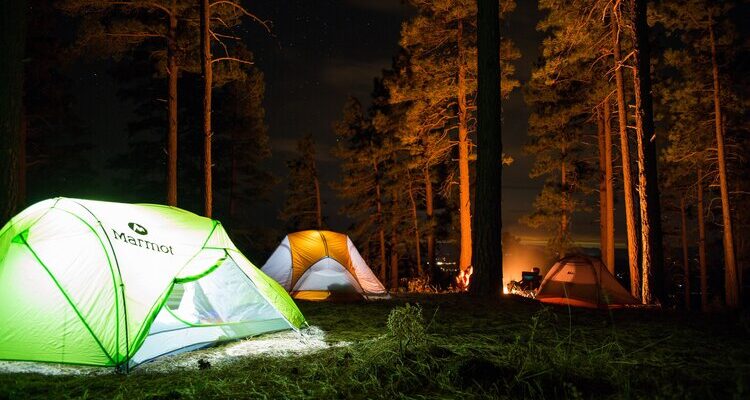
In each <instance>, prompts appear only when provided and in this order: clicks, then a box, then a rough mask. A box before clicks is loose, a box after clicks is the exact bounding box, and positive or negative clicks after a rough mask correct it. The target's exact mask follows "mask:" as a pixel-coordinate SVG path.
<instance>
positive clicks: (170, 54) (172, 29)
mask: <svg viewBox="0 0 750 400" xmlns="http://www.w3.org/2000/svg"><path fill="white" fill-rule="evenodd" d="M175 2H176V0H172V1H171V3H170V9H169V33H168V35H167V69H168V84H167V86H168V87H169V88H168V91H169V95H168V98H167V120H168V125H169V128H168V133H167V204H168V205H170V206H176V205H177V78H178V75H179V67H178V66H177V10H176V5H175Z"/></svg>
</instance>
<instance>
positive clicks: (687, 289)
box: [680, 197, 690, 310]
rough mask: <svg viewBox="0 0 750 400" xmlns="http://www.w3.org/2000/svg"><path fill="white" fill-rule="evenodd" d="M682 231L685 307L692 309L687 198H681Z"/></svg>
mask: <svg viewBox="0 0 750 400" xmlns="http://www.w3.org/2000/svg"><path fill="white" fill-rule="evenodd" d="M680 222H681V223H680V228H681V229H680V233H681V236H682V273H683V275H684V276H685V309H687V310H689V309H690V260H689V258H688V241H687V221H686V217H685V198H684V197H682V198H681V199H680Z"/></svg>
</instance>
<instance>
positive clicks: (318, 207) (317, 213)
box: [313, 170, 323, 229]
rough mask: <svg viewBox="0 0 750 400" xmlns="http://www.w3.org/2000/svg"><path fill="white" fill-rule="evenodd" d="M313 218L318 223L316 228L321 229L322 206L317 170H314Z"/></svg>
mask: <svg viewBox="0 0 750 400" xmlns="http://www.w3.org/2000/svg"><path fill="white" fill-rule="evenodd" d="M313 182H314V184H315V220H316V222H317V223H318V229H323V207H322V206H321V201H320V182H319V181H318V173H317V170H316V172H315V179H314V180H313Z"/></svg>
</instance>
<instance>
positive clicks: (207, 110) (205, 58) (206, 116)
mask: <svg viewBox="0 0 750 400" xmlns="http://www.w3.org/2000/svg"><path fill="white" fill-rule="evenodd" d="M200 13H201V15H200V19H201V22H200V27H201V60H202V63H201V73H202V74H203V179H204V185H205V186H204V200H205V203H204V214H205V216H206V217H208V218H211V216H212V214H213V184H212V182H211V180H212V175H211V169H212V163H213V161H212V159H211V140H212V137H211V136H212V132H211V89H212V81H213V76H212V75H213V71H212V67H211V37H210V36H209V32H210V29H211V25H210V18H209V17H210V14H211V10H210V9H209V4H208V0H201V7H200Z"/></svg>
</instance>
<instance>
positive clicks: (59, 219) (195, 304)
mask: <svg viewBox="0 0 750 400" xmlns="http://www.w3.org/2000/svg"><path fill="white" fill-rule="evenodd" d="M304 323H305V320H304V317H303V316H302V314H301V313H300V311H299V309H298V308H297V306H296V305H295V304H294V302H293V300H292V299H291V298H290V297H289V295H288V294H287V293H286V291H285V290H284V289H283V288H282V287H281V286H279V284H278V283H276V282H275V281H274V280H273V279H271V278H269V277H268V276H266V275H265V274H263V273H262V272H260V270H258V269H257V268H256V267H255V266H253V265H252V263H250V261H248V260H247V258H245V256H243V255H242V253H240V252H239V250H237V248H236V247H235V246H234V244H233V243H232V241H231V240H230V239H229V237H228V236H227V233H226V232H225V231H224V229H223V228H222V226H221V224H220V223H219V222H217V221H214V220H211V219H208V218H203V217H200V216H197V215H195V214H193V213H190V212H187V211H184V210H181V209H178V208H174V207H167V206H161V205H153V204H120V203H109V202H101V201H91V200H76V199H67V198H57V199H51V200H46V201H42V202H40V203H37V204H35V205H33V206H31V207H29V208H28V209H26V210H24V211H23V212H21V213H20V214H18V215H17V216H16V217H15V218H13V219H12V220H11V221H10V222H8V224H6V225H5V226H4V227H3V228H2V230H0V359H3V360H23V361H46V362H58V363H71V364H86V365H100V366H117V367H128V366H133V365H136V364H139V363H142V362H145V361H148V360H151V359H153V358H154V357H158V356H160V355H164V354H169V353H174V352H180V351H186V350H190V349H195V348H199V347H205V346H207V345H211V344H214V343H216V342H220V341H225V340H231V339H237V338H242V337H246V336H251V335H258V334H261V333H266V332H272V331H279V330H285V329H290V328H293V329H297V328H299V327H301V326H302V325H303V324H304Z"/></svg>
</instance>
